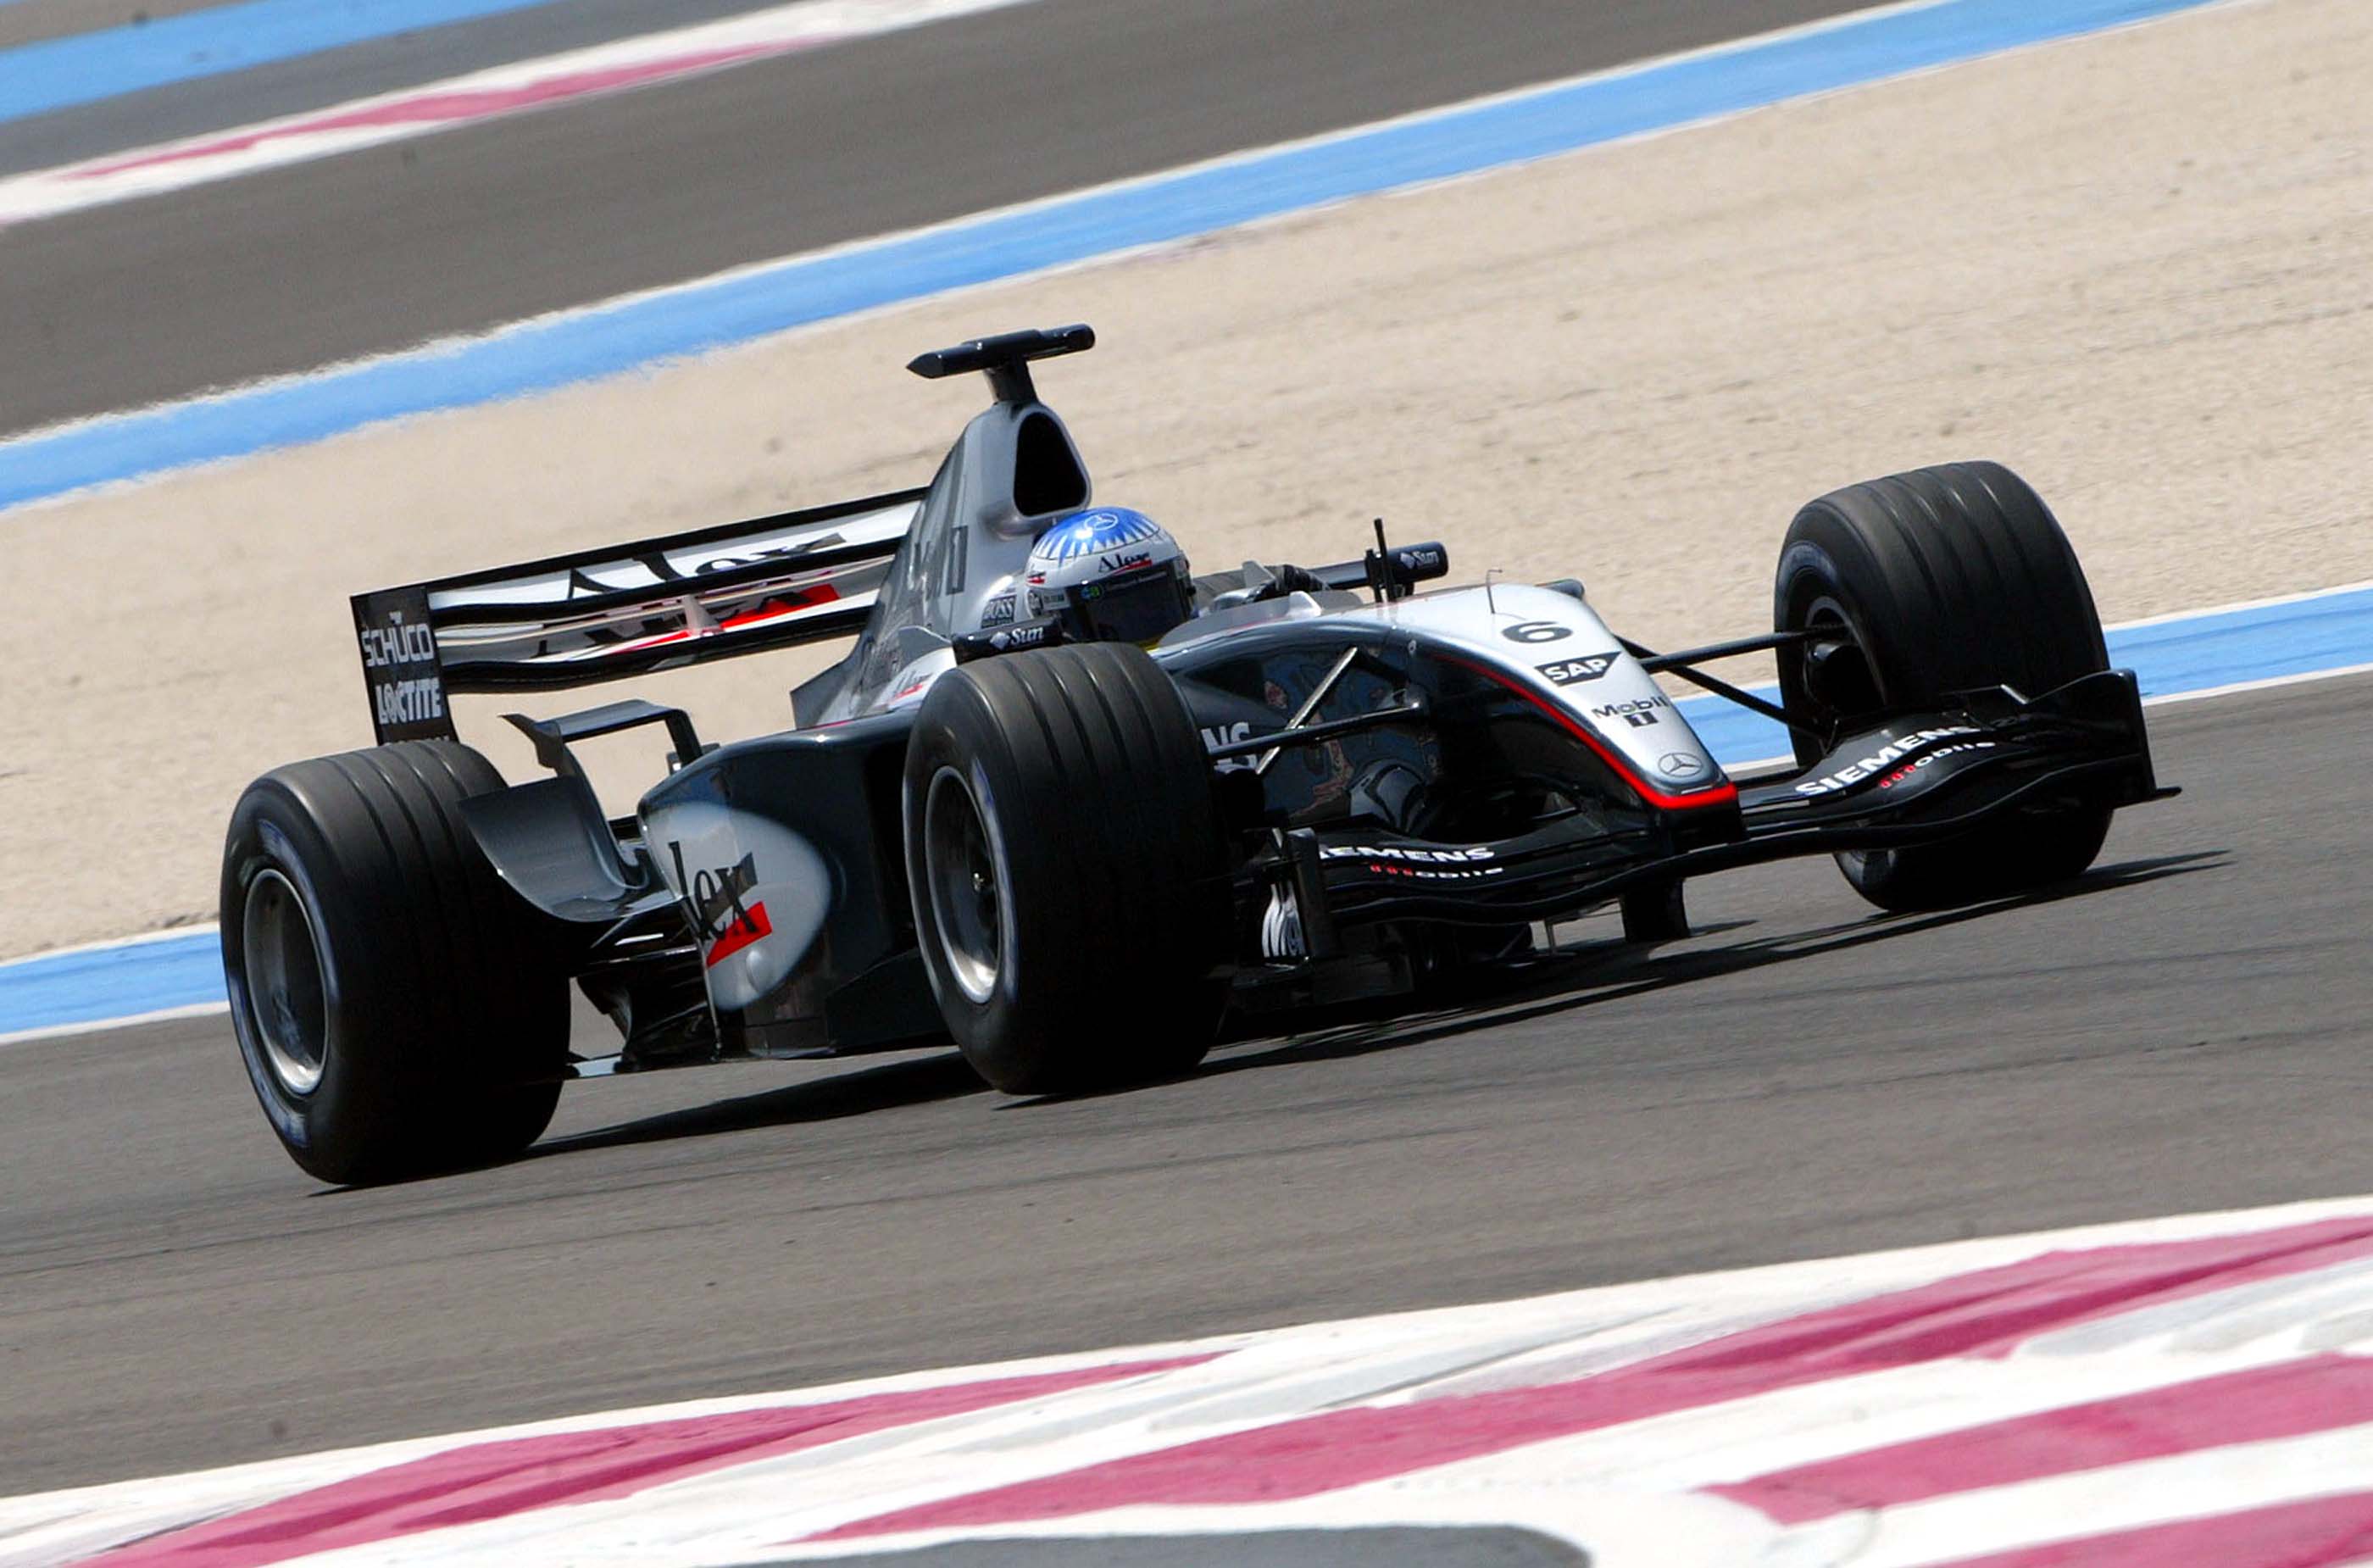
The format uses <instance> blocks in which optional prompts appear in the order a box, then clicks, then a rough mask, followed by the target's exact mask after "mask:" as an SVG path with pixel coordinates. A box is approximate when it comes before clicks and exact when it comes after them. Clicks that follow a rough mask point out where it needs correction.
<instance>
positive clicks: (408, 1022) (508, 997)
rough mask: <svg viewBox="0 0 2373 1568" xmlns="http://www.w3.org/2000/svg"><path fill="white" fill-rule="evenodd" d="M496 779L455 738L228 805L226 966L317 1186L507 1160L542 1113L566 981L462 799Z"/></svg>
mask: <svg viewBox="0 0 2373 1568" xmlns="http://www.w3.org/2000/svg"><path fill="white" fill-rule="evenodd" d="M502 788H503V780H502V777H501V775H500V774H498V773H497V772H496V771H495V768H494V766H493V765H492V764H490V763H488V762H487V761H486V759H485V757H483V756H481V755H478V754H477V753H476V752H474V751H473V750H471V749H470V748H469V747H467V746H464V745H462V744H460V743H455V742H450V741H409V742H403V743H398V744H395V745H386V746H374V747H372V748H370V749H369V750H368V751H359V752H348V753H345V754H344V755H338V756H327V757H317V758H315V759H313V760H311V761H309V762H299V763H292V764H290V765H289V766H286V767H279V768H275V769H274V770H273V771H272V772H270V773H267V774H265V775H264V776H263V778H259V779H257V780H256V781H255V782H254V783H252V784H251V785H249V786H248V788H247V790H246V792H245V793H244V794H243V795H241V796H240V802H239V805H238V807H237V808H236V809H235V810H234V811H233V813H232V814H231V823H230V831H229V834H228V838H227V840H226V842H225V845H224V850H223V872H222V950H223V978H224V982H225V987H226V989H227V990H228V993H229V998H230V1013H231V1024H232V1028H233V1030H234V1032H235V1033H236V1034H237V1035H238V1036H239V1047H240V1056H241V1058H242V1059H244V1061H245V1063H246V1066H247V1075H248V1079H249V1082H251V1084H252V1085H253V1086H254V1089H255V1094H256V1098H257V1099H258V1100H259V1101H261V1102H262V1104H263V1114H264V1116H265V1117H266V1118H267V1119H268V1120H269V1121H270V1122H271V1124H272V1129H273V1131H274V1132H275V1134H277V1135H278V1137H279V1139H280V1142H281V1145H282V1147H284V1148H286V1150H287V1151H288V1154H289V1157H290V1158H291V1159H293V1160H295V1161H296V1162H297V1164H298V1165H299V1166H300V1167H302V1168H303V1169H304V1170H305V1171H306V1172H307V1173H308V1174H309V1175H311V1176H317V1177H319V1178H321V1180H323V1181H328V1182H335V1183H340V1184H363V1183H372V1182H384V1181H393V1180H400V1179H403V1178H405V1177H409V1176H425V1175H428V1174H432V1173H435V1172H438V1171H446V1170H453V1169H459V1168H462V1167H464V1166H470V1165H480V1164H490V1163H493V1162H495V1161H498V1160H503V1159H507V1158H509V1157H510V1156H512V1155H515V1154H517V1153H520V1152H521V1151H522V1150H524V1149H525V1148H527V1146H528V1145H529V1144H531V1143H532V1142H534V1141H535V1140H536V1139H537V1137H539V1136H540V1135H541V1134H542V1133H543V1131H544V1128H545V1126H546V1125H547V1124H548V1123H549V1122H550V1121H551V1119H552V1112H553V1106H554V1105H555V1102H556V1101H557V1099H558V1097H559V1094H560V1079H561V1075H562V1071H563V1070H564V1066H565V1063H566V1061H567V1048H568V1002H567V976H566V973H565V970H564V968H563V966H562V964H561V961H560V956H559V949H558V946H557V944H556V942H555V940H554V938H553V936H552V933H551V932H550V930H549V929H548V926H547V925H546V924H545V923H544V922H543V921H542V919H541V917H539V916H537V915H536V913H535V912H534V911H533V910H532V908H530V907H529V906H528V905H527V904H526V903H525V902H524V901H523V900H521V899H520V897H519V896H518V895H516V894H514V893H512V892H511V891H510V890H509V888H507V887H505V886H504V885H503V884H502V883H501V881H500V880H499V879H498V878H497V876H496V874H495V871H494V868H493V866H491V865H490V864H488V863H487V860H486V858H485V855H484V853H482V852H481V851H480V850H479V848H478V846H477V843H476V841H475V840H474V839H473V837H471V836H470V831H469V828H468V826H467V825H465V824H464V823H463V821H462V814H461V809H460V808H461V803H462V801H464V800H466V799H468V798H469V797H471V796H473V795H479V794H485V793H488V792H491V791H494V790H500V789H502Z"/></svg>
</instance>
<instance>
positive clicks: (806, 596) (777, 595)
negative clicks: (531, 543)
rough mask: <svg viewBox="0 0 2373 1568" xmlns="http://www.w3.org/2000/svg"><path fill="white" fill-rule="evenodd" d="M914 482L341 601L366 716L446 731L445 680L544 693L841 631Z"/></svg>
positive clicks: (910, 506)
mask: <svg viewBox="0 0 2373 1568" xmlns="http://www.w3.org/2000/svg"><path fill="white" fill-rule="evenodd" d="M923 496H924V492H923V491H921V490H901V491H898V492H895V493H894V494H891V495H886V496H872V497H867V498H865V499H863V500H858V501H845V502H843V503H841V504H840V505H837V506H830V507H817V508H813V509H809V510H805V511H793V512H780V513H777V514H776V515H775V516H772V517H762V518H754V519H752V520H750V521H747V522H736V523H729V524H727V525H725V526H724V527H722V528H708V529H701V530H698V531H696V532H690V533H677V534H671V535H669V536H667V537H665V538H660V539H646V540H642V541H640V542H638V543H636V544H616V545H611V546H608V547H606V548H603V549H599V550H587V551H581V552H579V553H578V554H575V555H568V556H552V557H550V558H548V559H545V560H541V561H530V562H528V563H526V564H524V565H521V566H515V567H498V568H495V569H494V570H492V571H483V572H473V573H470V574H469V575H467V576H464V577H451V578H443V579H438V580H437V581H433V582H419V583H413V584H410V585H408V586H406V587H403V588H389V589H380V590H379V591H375V592H370V593H358V594H357V595H355V597H354V614H355V636H356V639H357V642H358V644H359V645H360V647H361V650H362V659H363V681H364V684H365V685H367V686H368V689H369V692H370V704H371V728H372V731H373V732H374V733H375V734H376V736H377V737H378V739H379V741H380V743H381V744H385V743H388V742H391V741H412V740H450V739H453V738H454V731H453V719H452V714H451V711H450V706H449V704H448V703H447V700H446V699H447V697H448V696H449V695H450V694H451V693H455V692H506V691H555V690H560V689H563V688H566V687H569V686H583V685H594V684H596V683H598V682H602V681H613V680H617V679H619V678H621V677H623V676H627V675H637V674H641V673H645V672H647V671H652V670H666V669H673V668H676V667H678V666H682V665H687V664H698V663H704V662H707V661H709V660H714V659H731V658H733V657H735V656H737V655H740V654H744V653H757V652H762V651H764V650H766V649H774V648H787V647H789V646H791V645H793V644H796V643H803V642H817V641H821V640H824V639H825V638H836V637H850V636H854V635H855V634H856V633H858V632H859V631H860V630H862V629H863V628H864V626H865V622H866V617H867V616H868V615H869V614H871V612H872V608H873V603H874V599H875V597H876V595H877V594H878V593H879V591H880V589H881V586H882V580H883V575H884V573H885V572H886V570H887V568H888V566H889V562H890V557H891V556H894V555H895V554H896V553H897V549H898V544H899V541H900V540H902V539H904V538H905V537H906V531H907V529H908V528H909V527H911V526H912V525H913V523H914V521H915V518H916V515H917V512H918V509H920V507H921V505H922V500H923Z"/></svg>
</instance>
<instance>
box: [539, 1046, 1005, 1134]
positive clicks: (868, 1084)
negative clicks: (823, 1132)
mask: <svg viewBox="0 0 2373 1568" xmlns="http://www.w3.org/2000/svg"><path fill="white" fill-rule="evenodd" d="M988 1092H989V1091H988V1084H986V1083H984V1082H981V1081H980V1078H979V1075H978V1074H976V1073H975V1072H974V1071H973V1070H972V1069H971V1068H969V1067H967V1066H965V1065H964V1059H963V1058H962V1057H960V1056H957V1055H956V1054H955V1053H954V1052H953V1050H950V1051H947V1052H944V1053H942V1054H940V1055H936V1056H930V1057H926V1058H924V1059H921V1060H919V1061H911V1060H910V1061H895V1062H891V1063H888V1064H887V1065H884V1066H880V1067H869V1068H864V1069H861V1070H859V1071H855V1072H845V1073H842V1074H840V1075H838V1076H837V1077H833V1078H824V1079H819V1080H816V1081H814V1082H806V1083H793V1084H788V1085H786V1086H785V1087H783V1088H780V1089H768V1090H765V1091H763V1092H762V1093H759V1094H742V1095H740V1096H738V1097H736V1098H734V1099H731V1100H719V1101H717V1102H715V1103H713V1104H710V1105H705V1106H685V1107H684V1109H682V1110H674V1111H664V1112H661V1113H660V1115H658V1116H649V1117H641V1118H640V1119H638V1120H635V1121H627V1122H620V1123H618V1124H617V1125H616V1126H614V1127H602V1128H596V1129H593V1130H591V1131H590V1132H578V1133H570V1134H568V1135H567V1136H565V1137H560V1138H547V1139H545V1140H544V1141H542V1142H540V1143H538V1144H536V1145H535V1147H533V1148H532V1149H530V1150H529V1151H528V1152H527V1154H526V1155H525V1156H524V1157H525V1158H527V1159H531V1160H537V1159H543V1158H545V1157H546V1156H549V1155H555V1154H575V1153H583V1152H584V1151H586V1150H590V1149H616V1148H621V1147H624V1146H625V1145H628V1144H633V1143H657V1142H663V1141H668V1140H671V1139H677V1138H708V1137H713V1136H715V1135H717V1134H719V1133H726V1132H751V1131H755V1130H757V1129H762V1128H769V1127H795V1126H798V1125H800V1124H801V1123H803V1122H818V1121H837V1120H839V1119H840V1118H841V1117H853V1116H864V1115H867V1114H868V1113H870V1112H872V1111H884V1110H892V1109H894V1108H896V1107H898V1106H923V1105H929V1104H931V1103H932V1102H933V1101H937V1100H953V1099H957V1098H960V1097H961V1096H963V1095H965V1094H988Z"/></svg>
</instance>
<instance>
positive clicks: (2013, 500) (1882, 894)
mask: <svg viewBox="0 0 2373 1568" xmlns="http://www.w3.org/2000/svg"><path fill="white" fill-rule="evenodd" d="M1772 609H1773V624H1774V626H1776V628H1777V629H1779V630H1781V631H1794V630H1800V629H1805V628H1808V627H1809V628H1815V629H1818V628H1820V627H1824V626H1830V627H1836V628H1838V629H1839V630H1840V631H1841V632H1842V633H1843V634H1845V635H1844V636H1842V637H1841V638H1839V639H1838V640H1837V641H1836V642H1834V643H1829V644H1820V643H1816V644H1814V645H1813V650H1812V651H1811V652H1810V653H1809V654H1808V653H1807V652H1806V649H1804V648H1803V647H1801V646H1800V647H1792V648H1788V649H1783V650H1782V651H1781V654H1780V689H1781V694H1782V700H1783V705H1784V706H1785V707H1786V708H1787V710H1788V713H1789V715H1790V716H1791V718H1792V719H1794V720H1799V721H1804V722H1806V724H1807V727H1808V728H1810V729H1812V730H1813V731H1816V733H1817V734H1818V735H1819V736H1825V737H1828V738H1829V739H1831V740H1834V739H1835V738H1836V737H1838V736H1840V735H1841V734H1844V733H1850V732H1852V731H1853V730H1854V729H1856V728H1858V727H1860V724H1861V722H1862V721H1864V720H1867V719H1871V718H1873V717H1874V716H1876V715H1877V714H1879V713H1881V712H1885V711H1889V710H1900V709H1904V708H1921V707H1923V706H1928V705H1932V704H1935V703H1936V702H1937V701H1939V700H1940V699H1942V698H1943V697H1944V696H1946V695H1947V694H1948V693H1952V692H1957V691H1968V690H1970V689H1973V688H1976V687H1981V686H1994V685H2006V686H2010V687H2013V688H2015V689H2016V690H2017V691H2018V692H2019V693H2020V694H2021V695H2022V696H2039V695H2040V694H2042V693H2044V692H2047V691H2050V690H2052V688H2053V687H2055V686H2060V685H2066V684H2067V683H2068V682H2070V681H2073V680H2075V679H2076V678H2077V677H2078V676H2080V675H2088V674H2091V673H2094V672H2096V671H2099V670H2106V669H2108V668H2109V663H2110V661H2109V654H2108V651H2107V649H2105V648H2104V647H2103V645H2102V640H2101V619H2100V616H2099V614H2098V613H2097V612H2096V611H2095V610H2094V608H2093V594H2092V591H2091V590H2090V589H2088V588H2087V586H2086V583H2085V573H2084V570H2083V568H2080V567H2078V566H2077V564H2076V553H2075V551H2074V550H2072V549H2071V548H2070V547H2069V544H2068V538H2067V536H2066V535H2065V534H2063V532H2061V531H2060V524H2059V522H2058V521H2056V520H2055V519H2054V518H2053V517H2052V512H2051V509H2049V508H2047V507H2046V506H2045V505H2044V504H2043V501H2042V499H2041V497H2038V496H2037V495H2036V493H2035V492H2034V490H2032V489H2031V488H2029V487H2028V484H2027V482H2026V481H2025V480H2023V479H2021V478H2020V477H2019V476H2018V475H2017V474H2013V473H2012V472H2011V471H2010V470H2009V469H2007V468H2005V467H2003V466H2002V465H2001V464H2000V463H1994V462H1958V463H1949V464H1946V465H1944V466H1942V467H1937V468H1919V469H1914V470H1912V471H1911V473H1909V474H1895V475H1892V476H1891V477H1888V478H1886V479H1874V480H1871V481H1870V482H1868V483H1867V484H1862V485H1850V486H1846V487H1845V488H1844V489H1842V490H1833V491H1831V492H1830V493H1829V494H1828V495H1826V496H1823V497H1820V498H1819V499H1818V500H1816V501H1814V502H1812V503H1811V504H1810V505H1808V506H1806V508H1805V509H1804V510H1802V511H1800V512H1798V513H1797V514H1796V520H1795V521H1794V522H1793V523H1791V524H1790V525H1789V528H1788V537H1787V540H1786V542H1785V544H1783V545H1782V547H1781V552H1780V570H1779V576H1778V579H1777V581H1776V582H1775V584H1774V587H1773V591H1772ZM1795 746H1796V757H1797V761H1798V762H1799V763H1800V764H1809V763H1811V762H1813V761H1814V760H1815V759H1816V758H1817V757H1818V756H1819V755H1820V753H1821V750H1822V743H1821V742H1820V741H1819V740H1817V739H1815V738H1814V737H1812V736H1807V735H1805V734H1801V733H1799V734H1797V735H1796V736H1795ZM2109 827H2110V811H2109V808H2108V807H2106V806H2100V805H2096V804H2091V803H2080V802H2052V803H2050V804H2047V805H2043V806H2040V807H2037V808H2034V809H2031V810H2025V811H2018V812H2014V813H2011V814H2009V815H2007V816H2005V817H2004V818H2002V819H2001V820H1999V821H1996V822H1993V823H1990V824H1988V825H1985V826H1983V827H1981V828H1979V829H1977V830H1976V831H1974V832H1971V833H1967V834H1964V835H1962V836H1960V837H1958V838H1953V839H1948V840H1946V841H1945V842H1943V843H1939V844H1933V845H1921V846H1918V847H1916V848H1900V849H1876V850H1862V851H1853V852H1848V853H1845V854H1841V855H1840V856H1838V865H1839V868H1840V869H1841V871H1843V872H1845V877H1846V881H1848V882H1849V883H1853V887H1854V890H1855V891H1856V892H1858V893H1860V894H1861V895H1863V896H1864V898H1867V899H1869V900H1870V901H1871V902H1872V903H1873V904H1876V905H1877V906H1878V907H1880V908H1882V909H1899V910H1900V909H1937V908H1945V907H1951V906H1954V905H1958V904H1969V903H1974V902H1977V901H1980V900H1982V899H1986V898H1994V897H2000V896H2003V895H2007V894H2012V893H2017V892H2021V891H2024V890H2026V889H2028V888H2033V887H2040V886H2043V885H2046V884H2048V883H2055V882H2063V881H2065V880H2067V879H2068V878H2070V877H2074V876H2075V875H2077V874H2079V873H2080V872H2083V871H2084V870H2085V868H2086V867H2087V866H2089V865H2091V864H2092V863H2093V858H2094V857H2095V856H2096V855H2098V854H2099V853H2100V850H2101V841H2102V839H2103V837H2105V836H2106V835H2107V834H2108V832H2109Z"/></svg>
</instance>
